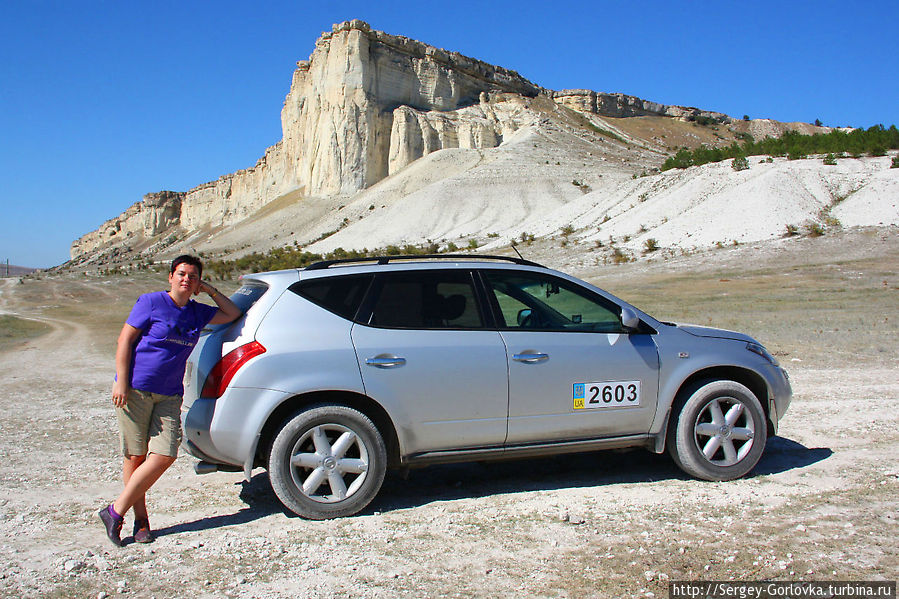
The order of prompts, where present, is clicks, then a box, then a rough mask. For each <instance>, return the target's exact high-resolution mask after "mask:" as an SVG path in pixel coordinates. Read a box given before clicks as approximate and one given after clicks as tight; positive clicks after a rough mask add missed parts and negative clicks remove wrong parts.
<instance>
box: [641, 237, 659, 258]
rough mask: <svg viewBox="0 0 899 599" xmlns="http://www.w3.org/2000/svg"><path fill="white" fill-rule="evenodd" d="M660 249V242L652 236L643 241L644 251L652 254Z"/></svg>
mask: <svg viewBox="0 0 899 599" xmlns="http://www.w3.org/2000/svg"><path fill="white" fill-rule="evenodd" d="M658 249H659V242H658V241H656V240H655V239H653V238H652V237H650V238H649V239H647V240H646V241H644V242H643V253H644V254H650V253H652V252H655V251H657V250H658Z"/></svg>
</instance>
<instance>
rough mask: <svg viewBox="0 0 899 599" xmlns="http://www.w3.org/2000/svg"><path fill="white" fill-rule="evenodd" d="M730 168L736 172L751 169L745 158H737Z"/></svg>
mask: <svg viewBox="0 0 899 599" xmlns="http://www.w3.org/2000/svg"><path fill="white" fill-rule="evenodd" d="M730 167H731V168H732V169H734V170H735V171H745V170H747V169H748V168H749V161H748V160H746V157H745V156H737V157H736V158H734V159H733V161H731V163H730Z"/></svg>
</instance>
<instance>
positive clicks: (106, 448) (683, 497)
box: [0, 243, 899, 598]
mask: <svg viewBox="0 0 899 599" xmlns="http://www.w3.org/2000/svg"><path fill="white" fill-rule="evenodd" d="M890 247H891V250H890V252H889V253H888V254H887V256H886V259H887V263H886V264H885V263H884V261H883V260H884V258H883V256H871V255H869V254H867V255H866V254H865V253H864V252H862V258H860V259H858V260H856V261H849V262H845V261H844V262H843V266H844V267H845V269H846V270H847V271H849V272H853V273H857V274H859V275H860V276H861V279H859V280H864V281H867V280H868V279H866V278H865V275H870V276H869V277H868V278H869V279H871V281H872V282H870V286H871V288H872V289H873V291H872V292H871V293H872V296H871V297H875V298H882V299H881V300H876V301H881V304H879V305H870V304H871V301H872V300H871V299H870V298H869V299H866V300H865V302H866V305H869V310H870V314H875V315H878V316H881V315H884V314H887V315H889V314H893V315H894V314H895V307H896V305H899V302H897V301H896V300H897V297H899V291H897V290H896V288H897V287H899V280H897V278H896V274H895V273H896V266H897V264H899V260H897V259H896V256H897V252H896V251H895V250H896V248H895V243H893V244H892V245H891V246H890ZM772 256H773V257H772V258H771V260H775V259H776V256H777V252H774V253H773V254H772ZM871 258H877V260H875V262H877V267H876V268H877V269H879V270H877V272H873V274H872V272H869V271H872V269H875V267H874V266H870V261H866V260H868V259H871ZM705 259H706V258H702V257H700V258H697V259H696V261H694V262H693V267H695V268H693V270H692V271H691V270H690V264H681V265H680V266H679V271H681V272H685V273H686V272H693V273H694V274H693V275H691V276H694V277H698V278H700V279H701V278H703V277H704V276H707V277H708V278H710V279H714V280H715V283H716V284H718V283H719V281H718V279H720V278H721V274H720V272H719V271H721V272H725V271H727V269H728V268H730V269H732V270H733V269H735V266H734V265H735V264H736V263H738V262H734V260H737V261H739V256H738V255H737V254H733V255H732V256H731V257H730V258H729V259H728V260H726V262H727V263H729V264H730V265H731V266H728V264H722V265H720V266H716V267H715V268H716V269H718V270H716V271H715V272H709V273H707V275H703V274H701V271H702V267H700V262H699V261H701V260H705ZM821 260H824V261H826V260H827V258H826V257H821ZM822 263H823V262H822ZM771 264H772V266H773V267H774V268H775V271H776V270H777V269H776V266H777V264H776V262H772V263H771ZM722 269H723V270H722ZM884 269H885V271H886V272H888V273H892V274H890V275H888V276H889V277H891V278H889V279H885V280H884V283H885V287H886V291H885V292H884V293H883V294H882V295H877V294H876V293H875V292H876V288H877V287H878V286H879V283H878V282H876V281H879V277H881V276H882V274H883V271H884ZM784 270H785V271H786V270H787V269H784ZM606 272H608V273H612V274H609V275H608V277H607V276H606V275H601V276H598V277H597V278H599V279H602V283H601V284H603V285H605V286H607V287H612V286H611V285H609V284H608V283H607V280H606V279H607V278H615V277H624V275H626V280H625V278H620V280H621V281H622V283H626V284H627V285H630V286H631V287H630V289H633V290H636V289H637V288H638V287H639V285H640V284H641V281H642V282H644V283H645V284H646V285H649V286H651V284H652V283H653V280H654V279H652V277H653V276H654V275H653V274H652V268H649V267H639V268H638V267H634V268H631V269H630V270H627V271H619V273H618V274H615V271H611V270H610V271H606ZM696 272H699V273H700V274H698V275H697V274H695V273H696ZM791 272H792V273H793V275H792V276H793V278H792V279H790V281H791V282H795V281H796V280H797V279H796V278H795V276H796V273H795V271H791ZM800 274H801V273H800ZM666 276H668V275H666ZM673 276H676V275H673ZM768 276H769V275H768V274H765V273H761V274H759V275H758V277H756V278H754V279H753V280H752V281H751V282H752V283H753V284H754V285H763V284H766V283H764V281H765V280H767V279H766V277H768ZM641 277H642V278H641ZM775 278H776V277H775ZM150 281H151V279H150V278H149V277H148V276H143V277H142V278H138V279H136V280H130V281H123V280H121V279H119V280H115V279H114V280H96V279H90V278H84V277H81V278H79V277H76V276H74V275H63V276H57V277H53V278H46V277H45V278H43V279H42V280H27V281H26V282H25V283H23V284H21V285H20V284H18V283H17V281H16V280H15V279H12V280H6V281H2V283H0V284H2V285H3V286H2V287H0V289H2V293H0V311H6V312H11V313H16V314H19V315H21V316H26V317H32V318H39V319H42V320H44V322H47V323H48V324H50V325H51V326H52V327H53V330H52V332H50V333H48V334H46V335H44V336H41V337H38V338H36V339H32V340H28V341H24V342H23V343H22V344H21V345H20V346H19V347H17V348H15V349H14V350H10V351H5V352H2V353H0V372H2V373H3V381H4V384H3V386H2V387H0V414H2V420H0V433H2V435H0V455H2V457H3V459H2V461H0V476H2V481H3V484H2V488H0V580H2V585H0V588H2V590H0V595H2V596H8V597H20V596H35V597H36V596H42V597H43V596H51V597H52V596H58V597H98V596H117V595H119V594H120V593H124V594H125V596H131V597H179V596H180V597H186V596H190V597H224V596H233V597H288V596H290V597H293V596H299V597H346V596H351V597H356V596H359V597H384V598H393V597H398V596H400V597H405V596H407V597H436V596H458V597H505V596H536V597H625V596H646V597H651V596H656V597H665V596H667V588H668V587H667V581H668V580H677V579H706V580H710V579H718V580H720V579H731V578H733V579H738V580H757V579H778V580H810V579H813V580H865V579H891V580H895V579H896V578H897V574H899V553H897V547H896V543H895V539H896V538H897V537H899V526H897V522H896V518H897V515H899V510H897V507H899V500H897V499H896V498H897V497H899V465H897V460H896V449H897V442H899V432H897V431H899V410H897V407H899V371H897V360H896V356H897V355H899V354H897V349H899V341H897V340H896V339H895V338H892V339H883V340H881V343H882V345H883V348H882V350H878V352H877V353H876V355H875V354H872V355H874V357H869V356H868V355H867V354H865V353H864V352H861V353H858V352H856V353H857V356H856V359H854V360H842V359H840V360H832V362H831V363H827V362H828V360H827V358H826V356H827V355H828V349H832V350H833V351H834V352H835V355H840V352H841V351H842V350H843V349H844V348H841V347H832V348H823V349H821V348H817V347H812V348H811V349H809V350H808V351H809V352H817V353H815V355H810V356H805V355H803V354H802V353H801V352H802V351H803V348H802V347H801V346H797V347H786V349H784V350H783V351H782V352H781V356H782V358H781V359H783V360H784V361H785V363H786V365H787V367H788V369H789V371H790V373H791V375H792V379H793V385H794V389H795V397H794V402H793V405H792V406H791V408H790V411H789V412H788V413H787V417H786V419H785V420H784V421H783V422H782V425H781V429H780V435H779V437H778V438H775V439H773V440H771V441H770V444H769V448H768V450H767V452H766V454H765V456H764V457H763V459H762V461H761V463H760V465H759V466H758V468H757V469H756V471H755V473H754V474H753V476H751V477H750V478H747V479H744V480H739V481H734V482H729V483H707V482H700V481H695V480H692V479H688V478H686V477H684V476H683V475H682V474H681V473H680V472H679V471H678V470H677V469H676V468H675V467H674V466H673V465H672V464H671V462H670V461H669V460H668V459H667V458H666V457H665V456H656V455H651V454H648V453H645V452H640V451H637V452H626V453H600V454H586V455H578V456H567V457H559V458H553V459H545V460H537V461H528V462H504V463H493V464H480V463H478V464H468V465H453V466H440V467H432V468H429V469H425V470H418V471H413V472H412V473H411V476H410V477H409V479H408V480H402V479H401V478H399V477H396V476H394V477H391V478H389V479H388V481H387V482H386V483H385V486H384V489H383V490H382V492H381V494H380V496H379V497H378V498H377V499H376V500H375V502H374V503H373V504H372V506H371V508H370V509H369V511H367V512H366V513H365V514H363V515H361V516H358V517H353V518H347V519H342V520H337V521H330V522H309V521H304V520H301V519H299V518H296V517H292V516H289V515H287V514H285V513H284V512H283V511H282V509H281V508H280V505H279V504H278V503H277V501H276V500H275V499H274V496H273V494H272V493H271V491H270V489H269V487H268V480H267V477H266V474H265V473H264V471H261V470H257V471H256V473H255V475H254V477H253V479H252V480H251V481H250V482H248V483H244V482H242V476H241V475H240V474H213V475H209V476H205V477H198V476H196V475H194V474H193V470H192V459H191V458H189V457H188V456H186V455H183V456H182V457H181V458H179V460H178V461H177V462H176V464H175V466H174V467H173V468H172V470H171V471H170V472H169V473H168V474H167V475H166V476H165V477H164V478H163V479H162V480H161V481H160V483H159V484H158V485H157V487H155V488H154V491H153V493H152V494H151V497H150V504H151V506H150V509H151V515H152V516H151V517H152V521H153V525H154V527H155V528H156V529H157V534H158V536H159V538H158V540H157V542H156V543H154V544H152V545H149V546H139V545H134V544H130V545H127V546H126V547H124V548H122V549H117V548H115V547H113V546H112V545H111V544H110V543H109V541H108V540H107V539H106V538H105V535H104V533H103V531H102V529H101V527H100V525H99V521H98V520H97V517H96V515H95V512H96V510H97V509H98V508H99V507H100V506H101V505H103V504H104V502H108V501H109V500H111V499H112V498H114V497H115V495H116V494H117V493H118V491H119V490H120V484H121V483H120V482H119V467H120V466H119V458H118V455H117V454H118V448H117V432H116V428H115V421H114V417H113V413H112V409H111V405H110V400H109V398H108V396H109V389H110V385H111V376H112V344H113V342H114V334H115V331H116V330H117V329H118V327H120V326H121V322H122V320H123V319H124V314H125V312H126V311H127V308H128V307H129V306H130V303H131V302H132V301H133V299H134V298H135V297H136V295H137V293H138V292H140V291H144V290H148V289H149V288H151V287H152V286H153V283H151V282H150ZM767 284H769V285H770V294H771V295H772V296H774V297H777V290H778V289H779V288H781V287H785V286H784V285H783V282H780V283H779V282H778V281H777V280H774V281H769V283H767ZM867 284H868V283H865V285H867ZM691 285H692V284H691ZM156 287H158V285H156ZM891 287H892V291H890V288H891ZM737 288H739V287H738V286H737ZM634 293H636V291H634ZM791 297H792V296H791ZM730 298H731V299H728V298H727V297H722V298H721V299H720V300H719V301H720V302H723V303H722V304H721V307H720V308H719V309H720V310H722V311H723V312H726V311H727V310H728V305H729V304H728V303H727V302H729V301H736V298H733V296H730ZM669 299H670V300H671V301H675V300H676V298H669ZM790 301H792V300H790ZM715 305H717V304H715ZM784 308H788V306H784ZM816 309H817V308H816V307H815V306H814V305H813V304H811V303H810V304H809V305H808V307H807V310H806V312H807V316H806V318H807V319H808V321H809V323H814V326H817V325H818V324H820V323H821V322H823V321H822V320H821V319H824V321H826V320H827V319H828V318H830V316H828V313H822V314H819V313H817V312H816ZM853 309H855V308H853ZM774 314H776V312H772V318H775V317H776V316H774ZM659 315H660V316H662V314H659ZM853 317H857V318H859V319H863V318H864V317H866V315H865V314H857V315H854V316H853ZM748 318H749V317H748ZM752 318H754V316H752ZM816 319H817V320H816ZM703 324H705V323H703ZM738 324H739V323H738ZM759 326H761V328H762V329H765V326H767V325H764V323H763V324H762V325H759ZM791 326H802V325H801V324H794V325H791ZM810 326H811V324H810ZM875 326H876V325H875ZM891 327H892V328H891ZM894 328H895V325H894V324H892V323H890V326H887V327H886V329H887V330H888V331H892V329H894ZM822 330H823V326H822ZM749 332H754V331H749ZM824 334H825V333H822V335H824ZM843 336H844V337H845V340H846V343H847V344H848V345H847V347H850V348H851V347H854V346H855V345H856V344H858V343H860V341H859V339H858V338H856V337H854V336H853V335H852V334H848V333H847V334H845V335H843ZM840 337H841V335H840V334H837V335H833V336H830V337H826V338H827V339H828V343H837V342H836V341H831V340H834V339H836V340H839V339H840ZM762 340H763V341H766V343H767V342H768V341H767V340H766V338H764V337H763V338H762ZM785 345H787V344H785ZM775 349H776V346H775ZM784 354H786V355H784ZM797 360H798V361H797ZM126 526H130V518H129V519H128V524H126ZM104 594H105V595H104Z"/></svg>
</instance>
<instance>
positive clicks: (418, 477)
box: [155, 437, 833, 536]
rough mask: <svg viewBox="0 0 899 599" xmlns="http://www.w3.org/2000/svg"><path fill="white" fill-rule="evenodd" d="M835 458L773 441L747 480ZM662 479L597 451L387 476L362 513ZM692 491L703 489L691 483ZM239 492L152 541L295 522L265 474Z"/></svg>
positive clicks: (667, 475)
mask: <svg viewBox="0 0 899 599" xmlns="http://www.w3.org/2000/svg"><path fill="white" fill-rule="evenodd" d="M832 454H833V451H831V450H830V449H828V448H812V449H810V448H808V447H805V446H804V445H802V444H800V443H797V442H796V441H791V440H790V439H785V438H783V437H774V438H773V439H770V440H769V441H768V446H767V448H766V449H765V454H764V455H763V456H762V459H761V460H760V461H759V463H758V465H757V466H756V467H755V469H754V470H753V472H752V474H751V475H750V476H763V475H770V474H778V473H781V472H786V471H788V470H793V469H795V468H805V467H807V466H810V465H812V464H815V463H817V462H820V461H822V460H825V459H827V458H828V457H830V456H831V455H832ZM662 480H692V479H691V477H689V476H687V475H686V474H684V473H683V472H681V471H680V470H679V469H678V468H677V467H676V466H675V465H674V463H673V462H672V461H671V459H670V458H669V457H668V456H667V455H665V454H662V455H658V454H654V453H650V452H648V451H644V450H625V451H599V452H592V453H580V454H571V455H561V456H553V457H547V458H537V459H527V460H523V459H522V460H509V461H494V462H470V463H464V464H443V465H436V466H429V467H427V468H421V469H415V470H411V471H409V472H408V475H407V476H403V474H402V473H401V472H388V475H387V479H386V480H385V481H384V485H383V486H382V487H381V491H380V493H378V496H377V497H376V498H375V500H374V501H373V502H372V503H371V504H370V505H369V507H368V508H366V510H364V511H363V512H362V513H369V514H370V513H372V512H375V511H379V512H389V511H393V510H400V509H407V508H414V507H420V506H422V505H426V504H428V503H432V502H434V501H449V500H454V499H470V498H477V497H487V496H490V495H501V494H505V493H520V492H525V491H552V490H556V489H570V488H577V487H601V486H606V485H614V484H624V483H651V482H656V481H662ZM696 482H697V484H703V483H702V482H701V481H696ZM236 485H238V486H240V487H241V489H240V499H241V500H242V501H244V502H245V503H246V504H247V507H246V508H243V509H241V510H239V511H238V512H236V513H234V514H226V515H221V516H211V517H208V518H201V519H199V520H195V521H194V522H185V523H183V524H177V525H175V526H170V527H167V528H162V529H159V530H157V531H155V533H156V535H157V536H165V535H169V534H177V533H182V532H194V531H200V530H209V529H214V528H220V527H224V526H235V525H239V524H244V523H247V522H252V521H253V520H258V519H260V518H264V517H266V516H268V515H271V514H276V513H282V514H284V515H285V516H288V517H291V518H294V517H298V516H296V515H295V514H294V513H292V512H290V511H288V510H287V509H285V508H284V506H283V505H281V502H280V501H278V499H277V497H275V494H274V492H273V491H272V489H271V486H270V484H269V478H268V473H266V472H260V473H259V474H256V475H255V476H253V478H252V479H251V480H250V481H241V482H239V483H236Z"/></svg>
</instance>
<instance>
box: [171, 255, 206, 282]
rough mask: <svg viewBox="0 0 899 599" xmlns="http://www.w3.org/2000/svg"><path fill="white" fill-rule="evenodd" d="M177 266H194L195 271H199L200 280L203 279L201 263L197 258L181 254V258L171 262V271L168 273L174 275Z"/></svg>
mask: <svg viewBox="0 0 899 599" xmlns="http://www.w3.org/2000/svg"><path fill="white" fill-rule="evenodd" d="M179 264H189V265H191V266H196V267H197V271H199V274H200V278H203V263H202V262H200V259H199V258H197V257H195V256H191V255H190V254H182V255H181V256H178V257H177V258H175V259H174V260H172V269H171V270H170V271H169V273H170V274H171V273H174V272H175V269H176V268H178V265H179Z"/></svg>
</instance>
